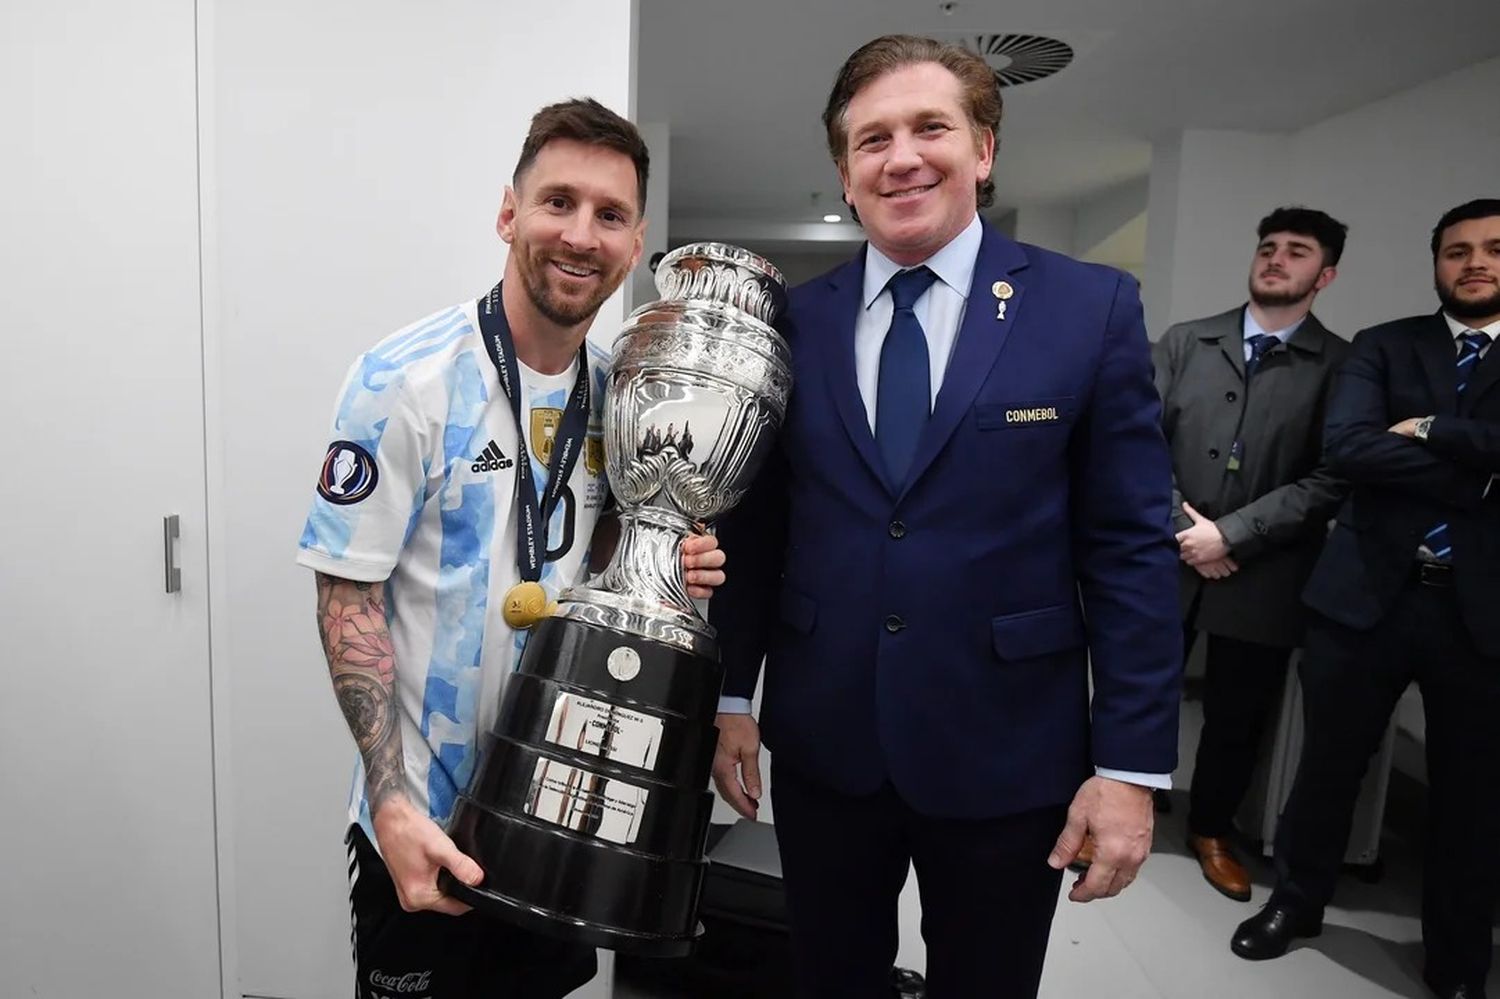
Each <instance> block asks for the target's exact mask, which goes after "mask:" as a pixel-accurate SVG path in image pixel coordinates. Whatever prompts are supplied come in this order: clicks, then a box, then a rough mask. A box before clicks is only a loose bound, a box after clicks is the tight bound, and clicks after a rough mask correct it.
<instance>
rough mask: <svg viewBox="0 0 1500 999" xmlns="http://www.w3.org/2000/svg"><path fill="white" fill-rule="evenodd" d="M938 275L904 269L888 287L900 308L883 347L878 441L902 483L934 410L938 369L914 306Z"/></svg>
mask: <svg viewBox="0 0 1500 999" xmlns="http://www.w3.org/2000/svg"><path fill="white" fill-rule="evenodd" d="M935 280H937V275H936V274H934V273H932V271H930V270H928V269H927V268H926V267H917V268H913V269H912V270H909V271H901V272H899V273H897V274H895V275H893V276H892V277H891V280H890V283H888V284H887V285H886V287H887V288H889V289H890V291H891V301H892V302H893V303H894V304H895V312H894V313H893V314H892V315H891V328H890V330H889V331H888V332H887V333H886V335H885V343H884V344H882V345H881V347H880V380H879V382H878V383H877V385H876V389H875V444H876V446H877V447H879V448H880V456H881V457H882V458H883V459H884V460H885V468H886V471H887V472H888V473H890V476H891V480H892V481H893V482H894V483H895V484H896V485H897V486H900V485H901V484H903V483H904V482H905V481H906V473H907V472H908V471H909V470H910V469H911V460H912V457H913V456H914V455H915V454H916V453H917V439H918V438H920V437H921V436H922V428H923V427H924V426H926V425H927V417H928V416H929V415H930V414H931V412H932V374H931V371H932V367H931V362H930V361H929V360H928V357H927V335H926V334H925V333H923V332H922V324H921V323H919V322H918V321H917V314H916V313H915V312H913V311H912V306H914V305H916V304H917V299H919V298H921V297H922V293H923V292H925V291H926V290H927V289H928V288H930V287H931V286H932V282H933V281H935Z"/></svg>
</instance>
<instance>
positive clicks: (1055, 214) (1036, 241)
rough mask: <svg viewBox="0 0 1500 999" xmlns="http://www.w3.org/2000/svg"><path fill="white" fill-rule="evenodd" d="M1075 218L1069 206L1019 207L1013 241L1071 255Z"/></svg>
mask: <svg viewBox="0 0 1500 999" xmlns="http://www.w3.org/2000/svg"><path fill="white" fill-rule="evenodd" d="M1075 221H1076V216H1075V214H1074V211H1073V207H1072V206H1071V205H1041V204H1037V205H1020V206H1018V207H1017V208H1016V232H1015V237H1014V238H1015V240H1016V241H1017V242H1019V243H1031V244H1032V245H1034V246H1040V247H1044V248H1045V249H1048V250H1053V251H1056V252H1057V253H1066V254H1069V255H1071V254H1072V253H1073V251H1074V246H1073V225H1074V222H1075Z"/></svg>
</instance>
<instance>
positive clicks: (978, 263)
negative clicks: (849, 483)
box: [877, 225, 1028, 494]
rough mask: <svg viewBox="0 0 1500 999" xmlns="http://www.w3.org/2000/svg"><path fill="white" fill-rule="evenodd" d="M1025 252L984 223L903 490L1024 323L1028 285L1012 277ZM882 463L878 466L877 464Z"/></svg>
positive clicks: (956, 422) (940, 445) (955, 424)
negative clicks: (953, 336)
mask: <svg viewBox="0 0 1500 999" xmlns="http://www.w3.org/2000/svg"><path fill="white" fill-rule="evenodd" d="M1027 263H1028V262H1027V260H1026V254H1025V252H1024V251H1023V250H1022V249H1021V247H1020V246H1018V245H1017V244H1015V243H1013V242H1011V241H1010V240H1008V239H1006V238H1005V237H1004V236H1001V235H1000V234H999V233H997V232H996V231H995V230H993V229H991V228H990V227H989V226H988V225H986V226H985V227H984V239H983V241H982V242H981V243H980V244H979V256H978V258H977V259H976V260H975V261H974V278H973V281H972V282H971V283H970V286H969V298H968V301H967V303H966V304H965V305H964V318H963V323H962V325H960V326H959V329H958V339H957V341H956V342H955V343H954V345H953V355H952V357H951V358H950V359H949V361H948V369H947V370H946V371H945V372H944V373H943V387H942V388H941V389H939V390H938V396H937V403H936V404H935V405H934V406H933V410H932V418H931V419H930V420H928V421H927V426H926V427H925V428H923V430H922V436H921V438H920V439H919V440H918V441H917V453H916V455H915V457H913V458H912V464H911V471H910V472H909V473H908V475H907V477H906V484H905V487H904V488H903V490H902V493H903V494H904V493H905V492H906V491H907V490H909V489H911V487H912V484H913V483H914V482H916V481H917V480H918V479H920V478H921V477H922V473H923V472H924V471H926V470H927V466H928V465H931V464H932V462H933V459H935V458H936V457H937V456H938V454H939V453H940V452H941V451H942V450H943V447H944V445H946V444H947V443H948V439H949V438H950V437H952V436H953V432H954V431H955V430H957V429H958V425H959V423H960V422H962V420H963V418H964V415H965V414H966V413H968V411H969V409H970V407H971V406H972V404H973V402H974V397H975V396H976V395H977V394H978V393H979V388H980V386H982V385H983V384H984V382H985V379H986V378H988V377H989V374H990V369H991V368H993V367H994V366H995V359H996V358H997V357H999V356H1000V349H1001V348H1002V347H1004V346H1005V340H1006V338H1007V337H1009V336H1010V333H1011V331H1012V330H1013V329H1015V327H1016V324H1017V323H1019V322H1020V321H1021V318H1020V317H1021V304H1022V300H1023V299H1024V298H1025V296H1026V288H1025V286H1024V285H1023V284H1022V283H1021V281H1020V280H1019V279H1018V278H1016V277H1015V276H1014V275H1015V274H1016V272H1018V271H1022V270H1024V269H1025V268H1026V266H1027ZM1000 281H1004V282H1005V283H1006V284H1008V285H1009V286H1010V297H1009V298H1008V299H1005V318H1004V319H1001V318H999V314H1000V308H999V307H1000V297H999V295H998V294H997V293H996V291H995V290H994V287H995V285H996V284H997V283H998V282H1000ZM877 467H878V466H877Z"/></svg>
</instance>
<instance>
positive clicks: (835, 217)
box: [823, 212, 844, 222]
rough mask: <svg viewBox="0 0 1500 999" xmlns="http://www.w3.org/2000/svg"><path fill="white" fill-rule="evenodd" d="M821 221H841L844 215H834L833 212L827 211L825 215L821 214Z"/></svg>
mask: <svg viewBox="0 0 1500 999" xmlns="http://www.w3.org/2000/svg"><path fill="white" fill-rule="evenodd" d="M823 221H824V222H842V221H844V216H842V215H835V214H834V213H833V212H829V213H828V214H827V215H824V216H823Z"/></svg>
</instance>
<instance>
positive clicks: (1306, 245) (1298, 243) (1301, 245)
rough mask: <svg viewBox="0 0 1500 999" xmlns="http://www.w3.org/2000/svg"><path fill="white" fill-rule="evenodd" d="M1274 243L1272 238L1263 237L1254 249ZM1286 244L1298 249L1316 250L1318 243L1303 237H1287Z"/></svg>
mask: <svg viewBox="0 0 1500 999" xmlns="http://www.w3.org/2000/svg"><path fill="white" fill-rule="evenodd" d="M1276 245H1277V243H1276V240H1274V239H1263V240H1261V243H1260V246H1258V247H1256V249H1260V250H1264V249H1265V248H1266V247H1268V246H1276ZM1286 245H1287V246H1295V247H1297V248H1298V249H1300V250H1316V249H1317V248H1318V245H1317V244H1316V243H1310V242H1308V241H1307V240H1305V239H1289V240H1287V241H1286Z"/></svg>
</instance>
